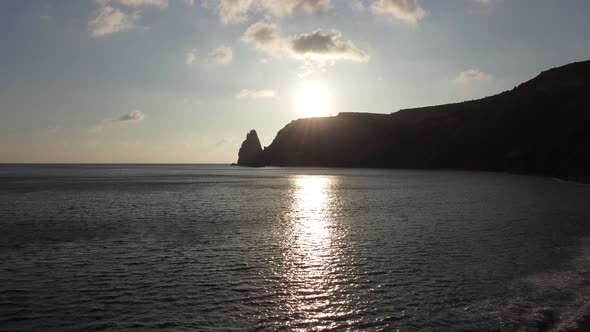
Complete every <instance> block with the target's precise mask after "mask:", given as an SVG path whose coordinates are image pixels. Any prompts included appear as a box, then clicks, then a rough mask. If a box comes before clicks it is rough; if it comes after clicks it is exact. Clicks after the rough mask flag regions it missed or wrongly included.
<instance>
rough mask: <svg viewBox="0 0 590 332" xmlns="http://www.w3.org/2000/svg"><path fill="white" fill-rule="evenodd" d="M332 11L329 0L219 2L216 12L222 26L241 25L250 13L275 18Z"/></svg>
mask: <svg viewBox="0 0 590 332" xmlns="http://www.w3.org/2000/svg"><path fill="white" fill-rule="evenodd" d="M330 9H332V4H331V0H280V1H278V0H219V4H218V6H217V11H218V12H219V18H220V20H221V22H222V23H223V24H236V23H242V22H245V21H247V20H248V19H249V14H250V13H252V12H262V13H263V14H265V15H272V16H276V17H283V16H291V15H293V14H295V13H296V12H306V13H310V14H316V15H317V14H324V13H326V12H328V11H329V10H330Z"/></svg>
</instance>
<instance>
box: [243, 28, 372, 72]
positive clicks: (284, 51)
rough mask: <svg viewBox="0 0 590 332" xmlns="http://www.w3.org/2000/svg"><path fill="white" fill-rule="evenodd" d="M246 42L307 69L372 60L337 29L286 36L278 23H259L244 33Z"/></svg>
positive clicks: (260, 50)
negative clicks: (345, 39)
mask: <svg viewBox="0 0 590 332" xmlns="http://www.w3.org/2000/svg"><path fill="white" fill-rule="evenodd" d="M242 41H244V42H245V43H248V44H252V45H254V46H255V47H256V50H258V51H259V52H262V53H265V54H267V55H270V56H272V57H274V58H290V59H293V60H298V61H302V62H303V63H304V64H305V65H306V66H307V65H314V66H319V67H322V66H324V65H331V64H334V63H335V62H337V61H352V62H367V61H369V58H370V57H369V55H368V54H366V53H365V52H364V51H362V50H360V49H359V48H357V47H356V46H355V45H354V43H353V42H352V41H343V40H342V34H341V33H340V31H337V30H329V31H322V30H316V31H313V32H310V33H304V34H299V35H295V36H290V37H283V36H281V31H280V28H279V27H278V26H277V25H276V24H272V23H266V22H258V23H255V24H253V25H251V26H250V27H249V28H248V29H247V30H246V32H244V34H243V36H242Z"/></svg>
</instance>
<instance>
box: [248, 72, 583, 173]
mask: <svg viewBox="0 0 590 332" xmlns="http://www.w3.org/2000/svg"><path fill="white" fill-rule="evenodd" d="M589 92H590V61H585V62H579V63H573V64H569V65H566V66H563V67H559V68H554V69H551V70H548V71H545V72H543V73H541V74H540V75H539V76H537V77H536V78H534V79H532V80H530V81H528V82H526V83H524V84H521V85H520V86H518V87H516V88H514V89H512V90H510V91H506V92H503V93H501V94H498V95H495V96H491V97H487V98H483V99H480V100H474V101H467V102H462V103H456V104H448V105H441V106H431V107H424V108H417V109H407V110H401V111H399V112H395V113H392V114H361V113H341V114H339V115H338V116H335V117H327V118H308V119H299V120H296V121H292V122H291V123H289V124H288V125H287V126H285V127H284V128H283V129H281V130H280V131H279V132H278V134H277V136H276V138H275V139H274V141H273V142H272V144H271V145H270V146H268V147H267V148H266V149H265V150H264V151H262V152H260V153H259V154H258V155H257V157H256V161H255V162H254V163H255V164H256V165H275V166H326V167H386V168H424V169H435V168H436V169H440V168H450V169H472V170H488V171H507V172H517V173H528V174H542V175H550V176H566V177H576V178H579V177H586V178H587V177H588V176H589V175H590V97H589V95H588V94H589Z"/></svg>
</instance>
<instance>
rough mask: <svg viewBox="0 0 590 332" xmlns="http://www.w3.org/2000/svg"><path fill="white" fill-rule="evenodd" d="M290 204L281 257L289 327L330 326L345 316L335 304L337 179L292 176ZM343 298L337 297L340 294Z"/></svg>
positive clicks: (338, 273)
mask: <svg viewBox="0 0 590 332" xmlns="http://www.w3.org/2000/svg"><path fill="white" fill-rule="evenodd" d="M290 181H291V187H292V189H293V191H292V197H291V199H292V204H291V207H290V210H289V212H288V215H287V218H288V222H289V226H288V229H289V231H288V232H289V234H288V236H287V238H286V240H287V242H288V247H289V248H288V251H287V253H288V254H287V256H288V257H286V260H285V270H284V273H285V275H284V277H285V279H286V285H285V286H286V292H287V294H288V298H287V301H286V305H287V308H286V309H287V311H288V312H289V315H290V316H291V319H292V324H293V326H291V327H292V328H295V329H299V328H301V329H305V328H307V327H310V326H313V327H315V328H322V327H324V328H328V327H331V325H332V324H333V321H334V319H335V318H337V317H339V316H341V315H346V314H347V313H346V312H345V311H343V310H342V309H343V308H346V307H347V306H346V305H343V304H344V303H339V302H338V301H339V300H338V296H335V293H336V292H337V291H338V288H339V284H340V283H341V282H343V280H341V279H342V278H341V277H340V276H341V275H342V274H341V271H339V269H340V266H341V265H342V259H343V258H342V257H341V256H342V254H341V252H340V249H339V248H340V245H339V242H340V238H341V235H340V233H341V229H340V227H339V225H338V220H337V215H338V213H339V211H338V210H339V202H338V196H337V194H336V189H337V185H338V183H339V181H340V180H339V178H337V177H326V176H297V177H294V178H292V179H290ZM340 300H342V299H340Z"/></svg>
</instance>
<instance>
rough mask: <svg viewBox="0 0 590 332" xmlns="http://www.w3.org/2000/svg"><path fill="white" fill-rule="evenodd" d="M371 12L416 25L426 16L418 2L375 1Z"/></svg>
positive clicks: (410, 0)
mask: <svg viewBox="0 0 590 332" xmlns="http://www.w3.org/2000/svg"><path fill="white" fill-rule="evenodd" d="M371 12H373V14H375V15H380V16H386V17H389V18H391V19H398V20H401V21H404V22H406V23H411V24H416V23H417V22H418V21H419V20H421V19H422V18H424V16H426V14H427V13H426V10H424V8H422V6H420V4H419V3H418V0H376V1H375V2H373V4H372V5H371Z"/></svg>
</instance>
